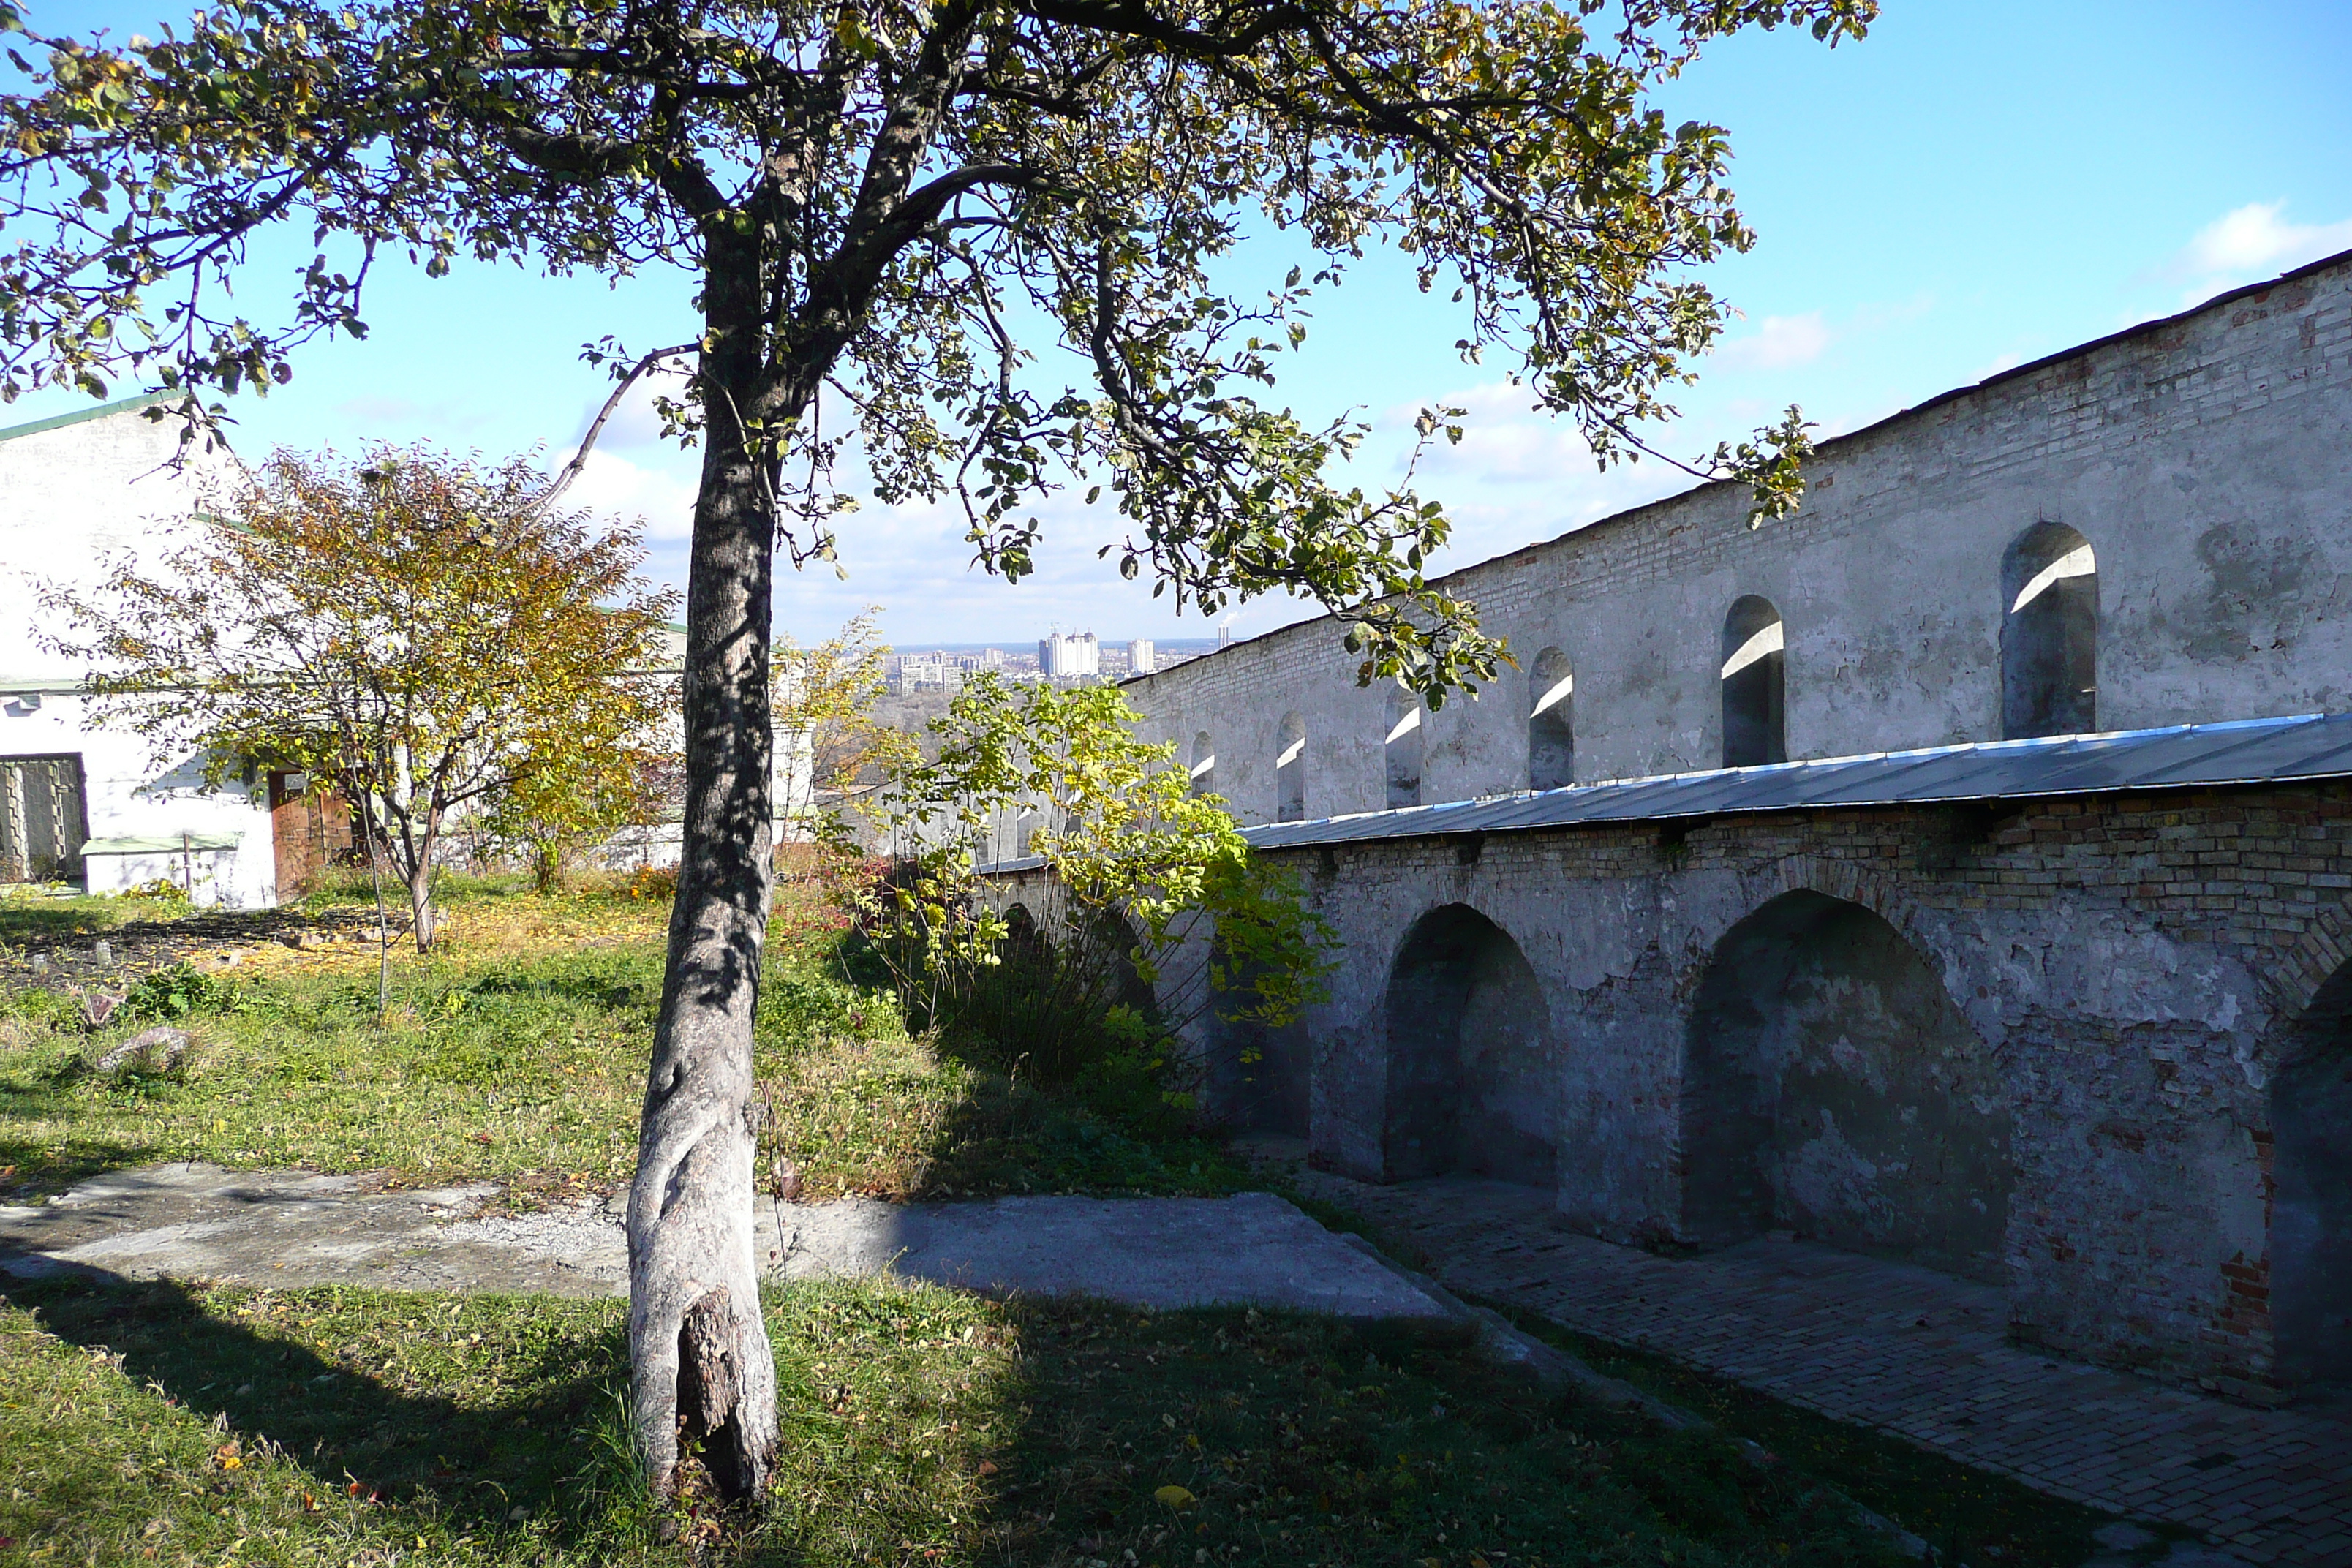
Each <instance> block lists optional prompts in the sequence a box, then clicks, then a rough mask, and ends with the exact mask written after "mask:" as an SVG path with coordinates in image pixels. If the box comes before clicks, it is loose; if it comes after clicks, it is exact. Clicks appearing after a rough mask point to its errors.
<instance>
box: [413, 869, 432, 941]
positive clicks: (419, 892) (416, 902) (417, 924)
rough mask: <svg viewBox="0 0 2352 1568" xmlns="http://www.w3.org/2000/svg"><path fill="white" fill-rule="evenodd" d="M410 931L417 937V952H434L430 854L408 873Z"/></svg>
mask: <svg viewBox="0 0 2352 1568" xmlns="http://www.w3.org/2000/svg"><path fill="white" fill-rule="evenodd" d="M408 915H409V928H408V929H409V930H410V931H412V932H413V933H415V937H416V951H417V952H420V953H425V952H432V951H433V858H432V856H431V855H430V854H429V853H428V854H425V855H424V856H421V857H419V858H418V859H417V862H416V865H415V868H414V869H413V870H411V871H410V872H409V873H408Z"/></svg>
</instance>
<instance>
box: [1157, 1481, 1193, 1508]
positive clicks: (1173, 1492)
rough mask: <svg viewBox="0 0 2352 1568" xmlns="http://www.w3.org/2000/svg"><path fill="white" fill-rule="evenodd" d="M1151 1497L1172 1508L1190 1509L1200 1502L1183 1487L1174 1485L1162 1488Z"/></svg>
mask: <svg viewBox="0 0 2352 1568" xmlns="http://www.w3.org/2000/svg"><path fill="white" fill-rule="evenodd" d="M1151 1495H1152V1497H1153V1499H1154V1500H1157V1501H1159V1502H1161V1503H1165V1504H1166V1505H1167V1506H1168V1507H1170V1508H1190V1507H1191V1506H1192V1504H1193V1503H1194V1502H1195V1501H1197V1499H1196V1498H1194V1497H1193V1496H1192V1493H1191V1492H1188V1491H1186V1490H1185V1489H1183V1488H1182V1487H1180V1486H1173V1485H1171V1486H1164V1487H1161V1488H1160V1489H1159V1490H1158V1491H1156V1492H1153V1493H1152V1494H1151Z"/></svg>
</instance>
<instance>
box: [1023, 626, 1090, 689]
mask: <svg viewBox="0 0 2352 1568" xmlns="http://www.w3.org/2000/svg"><path fill="white" fill-rule="evenodd" d="M1037 673H1038V674H1040V675H1043V676H1046V677H1048V678H1053V677H1059V676H1080V675H1100V674H1101V673H1102V645H1101V644H1100V643H1098V642H1097V641H1096V640H1095V634H1094V633H1092V632H1080V633H1078V634H1077V635H1076V636H1075V637H1065V636H1063V635H1062V634H1061V633H1060V632H1055V634H1054V635H1053V636H1051V637H1040V638H1038V639H1037Z"/></svg>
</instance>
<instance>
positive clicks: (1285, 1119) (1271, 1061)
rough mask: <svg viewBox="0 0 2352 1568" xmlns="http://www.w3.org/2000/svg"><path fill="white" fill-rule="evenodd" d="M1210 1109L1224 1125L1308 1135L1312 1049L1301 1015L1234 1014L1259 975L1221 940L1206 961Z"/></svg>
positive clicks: (1290, 1134)
mask: <svg viewBox="0 0 2352 1568" xmlns="http://www.w3.org/2000/svg"><path fill="white" fill-rule="evenodd" d="M1210 973H1211V976H1212V984H1214V981H1215V980H1216V979H1217V978H1219V977H1222V978H1223V980H1224V981H1225V984H1224V985H1223V986H1221V987H1219V988H1218V989H1217V990H1216V991H1215V992H1214V993H1213V995H1212V996H1211V999H1210V1013H1209V1018H1210V1026H1209V1037H1210V1040H1211V1042H1212V1047H1211V1052H1210V1073H1209V1077H1210V1083H1209V1091H1210V1092H1209V1100H1210V1113H1211V1115H1212V1116H1213V1118H1214V1119H1215V1120H1216V1121H1219V1122H1221V1123H1223V1125H1225V1126H1228V1127H1234V1128H1237V1129H1243V1130H1246V1131H1255V1132H1279V1133H1285V1134H1287V1135H1289V1136H1291V1137H1296V1138H1303V1137H1305V1136H1307V1089H1308V1078H1307V1075H1308V1071H1309V1067H1308V1063H1309V1060H1310V1049H1309V1046H1308V1042H1307V1025H1306V1022H1305V1020H1304V1019H1293V1020H1291V1021H1290V1022H1288V1023H1286V1024H1279V1025H1268V1024H1265V1023H1260V1022H1258V1021H1256V1020H1255V1019H1250V1018H1242V1017H1235V1016H1233V1015H1234V1014H1235V1013H1237V1012H1239V1011H1241V1009H1242V1008H1243V1006H1244V1005H1246V1003H1247V1001H1248V1000H1249V997H1248V995H1247V993H1248V992H1249V991H1250V989H1251V987H1252V986H1253V985H1255V983H1256V980H1257V978H1258V976H1257V973H1255V971H1254V969H1253V967H1252V966H1251V965H1249V964H1247V963H1237V962H1236V961H1235V960H1234V957H1233V955H1232V953H1231V952H1229V951H1228V950H1227V949H1226V947H1225V945H1224V943H1223V940H1222V939H1220V940H1219V941H1218V942H1217V943H1216V945H1215V948H1214V951H1213V953H1212V956H1211V960H1210Z"/></svg>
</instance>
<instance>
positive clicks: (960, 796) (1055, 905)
mask: <svg viewBox="0 0 2352 1568" xmlns="http://www.w3.org/2000/svg"><path fill="white" fill-rule="evenodd" d="M1136 722H1137V721H1136V715H1135V712H1134V710H1132V709H1131V708H1129V706H1128V703H1127V700H1126V699H1125V698H1124V697H1123V696H1122V695H1121V694H1120V693H1119V691H1118V689H1117V688H1115V687H1108V686H1091V687H1077V688H1070V689H1058V688H1055V687H1051V686H1046V685H1042V684H1030V683H1024V684H1021V685H1018V686H1012V685H1007V684H1006V683H1004V682H1003V681H1001V680H999V679H997V678H996V677H994V676H993V675H990V674H982V675H981V676H979V677H977V678H976V679H973V680H972V681H971V682H970V683H968V684H967V685H966V686H965V688H964V689H963V690H962V691H961V693H960V694H959V695H958V696H957V697H956V699H955V700H954V702H953V703H952V704H951V705H950V709H949V712H948V714H947V716H946V717H945V718H944V719H940V720H938V721H934V722H933V723H932V724H931V726H930V727H929V741H930V745H929V748H928V749H929V750H930V751H931V752H933V756H932V759H931V760H930V761H929V762H922V761H919V760H916V759H908V761H906V762H905V763H902V764H901V765H900V766H899V767H898V768H897V769H896V770H895V771H894V773H893V774H892V777H891V780H890V783H889V785H888V787H887V790H886V791H884V792H883V793H882V796H881V799H880V800H879V802H878V803H877V807H876V814H877V827H878V828H879V829H880V830H881V832H882V835H883V837H884V840H885V842H886V843H887V845H888V846H889V847H891V848H892V850H893V851H894V852H896V853H898V854H899V855H902V856H906V857H909V858H911V861H912V865H913V871H912V874H911V875H910V876H909V877H908V878H907V879H904V880H903V881H902V883H901V885H900V886H899V887H898V889H896V890H895V892H894V894H893V895H892V898H891V901H890V905H889V907H888V909H887V910H883V911H881V913H882V916H883V918H884V920H885V921H887V922H888V923H889V927H890V929H891V930H892V931H893V932H894V934H895V938H896V942H897V943H898V950H899V951H903V952H913V953H917V954H919V973H916V972H909V973H906V974H904V975H902V977H901V980H902V985H903V986H905V987H906V988H908V990H909V991H910V992H913V993H917V994H919V993H921V992H923V991H924V990H926V989H927V988H929V987H934V986H945V987H948V988H950V989H952V988H954V987H956V986H958V985H960V984H968V983H969V980H970V977H971V975H972V974H973V973H974V972H976V971H979V970H984V969H989V968H992V967H995V966H997V965H999V964H1001V963H1003V962H1004V961H1005V958H1006V954H1007V952H1013V953H1014V954H1015V956H1018V953H1019V951H1020V944H1021V943H1022V942H1045V943H1047V944H1049V945H1051V946H1053V947H1054V948H1055V950H1056V951H1058V952H1064V953H1073V952H1076V953H1087V952H1096V953H1097V955H1098V956H1101V957H1103V958H1104V959H1105V961H1106V962H1107V963H1108V965H1109V968H1108V971H1106V973H1112V975H1113V978H1114V979H1115V977H1116V973H1131V974H1132V975H1133V976H1134V977H1135V978H1136V979H1137V980H1138V981H1139V982H1140V983H1141V984H1145V985H1149V986H1152V987H1154V988H1155V990H1156V1000H1154V1001H1153V1003H1152V1005H1151V1013H1152V1019H1151V1022H1152V1024H1153V1025H1154V1026H1155V1027H1156V1028H1157V1029H1158V1030H1160V1031H1171V1030H1173V1029H1174V1028H1176V1027H1178V1026H1181V1024H1182V1023H1183V1022H1184V1021H1186V1018H1187V1016H1190V1015H1194V1014H1202V1013H1205V1012H1207V1011H1208V1010H1210V1009H1212V1008H1213V1009H1215V1010H1216V1011H1217V1012H1218V1013H1219V1014H1220V1015H1221V1016H1225V1017H1228V1018H1236V1019H1244V1018H1245V1019H1249V1020H1252V1021H1255V1022H1259V1023H1265V1024H1269V1025H1279V1024H1283V1023H1287V1022H1289V1021H1290V1020H1291V1019H1293V1018H1295V1017H1296V1016H1297V1012H1298V1009H1299V1008H1301V1007H1303V1006H1305V1005H1307V1004H1308V1003H1310V1002H1313V1001H1316V1000H1319V999H1320V997H1321V996H1322V994H1323V991H1322V985H1323V981H1324V979H1325V977H1326V976H1327V975H1328V973H1329V971H1330V967H1331V966H1330V963H1329V960H1328V954H1327V950H1328V948H1329V947H1330V946H1331V945H1332V938H1331V934H1330V932H1329V931H1328V928H1326V927H1325V925H1324V924H1323V922H1322V921H1321V919H1320V918H1319V917H1318V916H1316V915H1315V914H1313V913H1312V912H1311V911H1309V910H1307V907H1306V905H1305V903H1304V900H1302V898H1301V897H1300V893H1299V889H1297V886H1296V885H1295V884H1294V883H1293V882H1292V881H1291V880H1290V879H1288V878H1287V876H1286V874H1284V873H1281V872H1277V871H1276V870H1274V869H1273V868H1269V867H1266V866H1265V865H1262V864H1260V863H1259V862H1257V861H1255V860H1254V859H1253V858H1251V856H1250V853H1249V847H1248V845H1247V844H1246V843H1245V842H1244V839H1243V838H1242V837H1241V831H1240V829H1239V827H1238V826H1235V824H1234V819H1233V818H1232V817H1231V816H1229V815H1227V814H1226V812H1225V810H1224V808H1223V804H1222V803H1221V802H1219V801H1218V800H1217V799H1216V798H1215V797H1214V796H1213V795H1195V794H1194V793H1193V791H1192V780H1191V777H1190V775H1189V774H1188V773H1187V771H1186V770H1185V769H1184V768H1183V767H1181V766H1180V765H1179V764H1178V763H1176V761H1175V748H1174V747H1172V746H1167V745H1158V744H1153V743H1150V742H1145V741H1143V740H1141V739H1139V737H1138V736H1137V735H1136V733H1135V725H1136ZM1014 855H1022V856H1034V857H1037V858H1040V859H1042V860H1043V862H1044V864H1045V869H1046V874H1047V877H1048V879H1049V880H1050V890H1049V892H1048V893H1046V894H1045V896H1044V898H1043V899H1042V900H1041V898H1040V896H1039V895H1038V894H1036V893H1034V892H1033V893H1032V894H1030V895H1029V896H1030V898H1031V900H1032V902H1033V903H1034V904H1036V906H1037V907H1035V908H1034V909H1027V910H1024V918H1025V919H1026V920H1028V921H1030V922H1031V923H1030V924H1029V925H1028V926H1027V927H1026V928H1025V932H1016V931H1014V930H1013V927H1012V926H1011V925H1010V924H1009V923H1008V922H1007V919H1006V915H1005V913H1004V909H1003V900H1001V899H999V898H998V897H997V896H996V895H995V894H994V893H993V892H992V890H991V889H990V887H989V886H988V884H986V883H985V881H984V880H983V879H982V878H981V876H980V874H979V868H980V865H981V863H982V861H984V860H993V859H996V858H999V857H1000V856H1001V857H1003V858H1012V857H1013V856H1014ZM1107 932H1108V933H1112V934H1111V935H1109V936H1108V937H1107V936H1106V934H1105V933H1107ZM1106 942H1108V944H1109V951H1108V952H1105V951H1104V947H1105V943H1106ZM1212 943H1213V945H1214V948H1215V950H1216V952H1215V955H1214V956H1212V954H1211V952H1210V951H1209V949H1210V947H1211V946H1212ZM1008 944H1011V946H1010V947H1008ZM1096 1001H1097V1003H1099V1004H1100V1006H1099V1008H1098V1011H1099V1013H1100V1022H1101V1023H1102V1025H1103V1026H1106V1027H1110V1026H1113V1021H1112V1019H1111V1014H1110V1009H1111V1008H1113V1007H1118V1006H1125V1007H1128V1008H1129V1010H1130V1011H1137V1010H1136V1009H1135V1007H1134V1005H1133V1004H1132V1003H1130V1002H1129V1001H1128V999H1127V998H1126V997H1125V996H1123V995H1122V994H1120V993H1119V992H1118V989H1117V988H1116V985H1113V986H1112V988H1111V989H1109V990H1108V991H1106V992H1105V993H1104V994H1102V995H1101V996H1099V997H1097V998H1096ZM1137 1016H1140V1013H1139V1012H1137Z"/></svg>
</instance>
